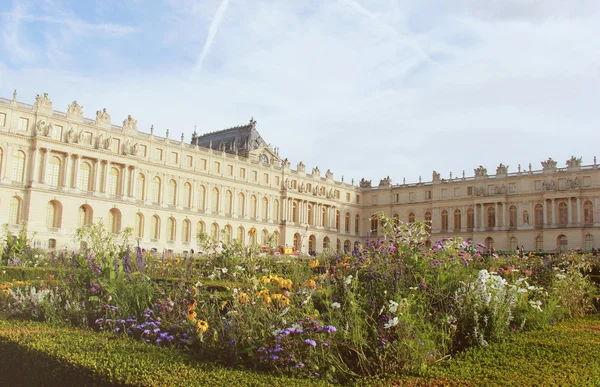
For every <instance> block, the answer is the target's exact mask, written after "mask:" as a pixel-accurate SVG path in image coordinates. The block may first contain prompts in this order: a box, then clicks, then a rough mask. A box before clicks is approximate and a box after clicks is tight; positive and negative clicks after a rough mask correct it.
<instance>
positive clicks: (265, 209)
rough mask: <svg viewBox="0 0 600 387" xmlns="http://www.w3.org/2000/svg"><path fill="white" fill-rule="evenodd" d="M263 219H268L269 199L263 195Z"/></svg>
mask: <svg viewBox="0 0 600 387" xmlns="http://www.w3.org/2000/svg"><path fill="white" fill-rule="evenodd" d="M261 218H263V220H266V219H269V199H267V198H266V197H264V198H263V199H262V216H261Z"/></svg>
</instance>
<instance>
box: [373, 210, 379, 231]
mask: <svg viewBox="0 0 600 387" xmlns="http://www.w3.org/2000/svg"><path fill="white" fill-rule="evenodd" d="M378 228H379V219H377V214H373V215H371V235H377V229H378Z"/></svg>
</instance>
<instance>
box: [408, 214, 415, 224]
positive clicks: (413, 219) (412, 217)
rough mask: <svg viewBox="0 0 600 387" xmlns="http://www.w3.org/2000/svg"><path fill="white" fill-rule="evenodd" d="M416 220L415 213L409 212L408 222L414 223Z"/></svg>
mask: <svg viewBox="0 0 600 387" xmlns="http://www.w3.org/2000/svg"><path fill="white" fill-rule="evenodd" d="M414 222H415V213H414V212H409V213H408V224H413V223H414Z"/></svg>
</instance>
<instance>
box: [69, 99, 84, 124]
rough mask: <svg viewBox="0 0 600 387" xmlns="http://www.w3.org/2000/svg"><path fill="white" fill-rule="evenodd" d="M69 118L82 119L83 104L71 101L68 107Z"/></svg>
mask: <svg viewBox="0 0 600 387" xmlns="http://www.w3.org/2000/svg"><path fill="white" fill-rule="evenodd" d="M67 118H70V119H77V120H80V119H82V118H83V106H81V105H80V104H78V103H77V101H73V102H71V104H69V106H68V107H67Z"/></svg>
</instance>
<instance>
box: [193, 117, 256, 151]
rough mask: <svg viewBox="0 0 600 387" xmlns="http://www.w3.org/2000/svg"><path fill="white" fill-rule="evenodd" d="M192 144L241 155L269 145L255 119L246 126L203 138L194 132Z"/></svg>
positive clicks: (204, 135) (224, 130) (210, 134)
mask: <svg viewBox="0 0 600 387" xmlns="http://www.w3.org/2000/svg"><path fill="white" fill-rule="evenodd" d="M192 144H193V145H198V146H201V147H203V148H211V149H214V150H220V151H225V152H227V153H232V154H233V153H238V154H240V155H244V154H247V153H248V152H250V151H253V150H255V149H257V148H260V147H263V146H265V145H267V144H266V143H265V141H264V140H263V139H262V137H261V136H260V134H259V133H258V131H257V130H256V121H254V119H251V120H250V122H249V123H248V124H246V125H241V126H235V127H233V128H229V129H223V130H218V131H216V132H211V133H206V134H203V135H201V136H198V134H197V133H195V132H194V134H193V135H192Z"/></svg>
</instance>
